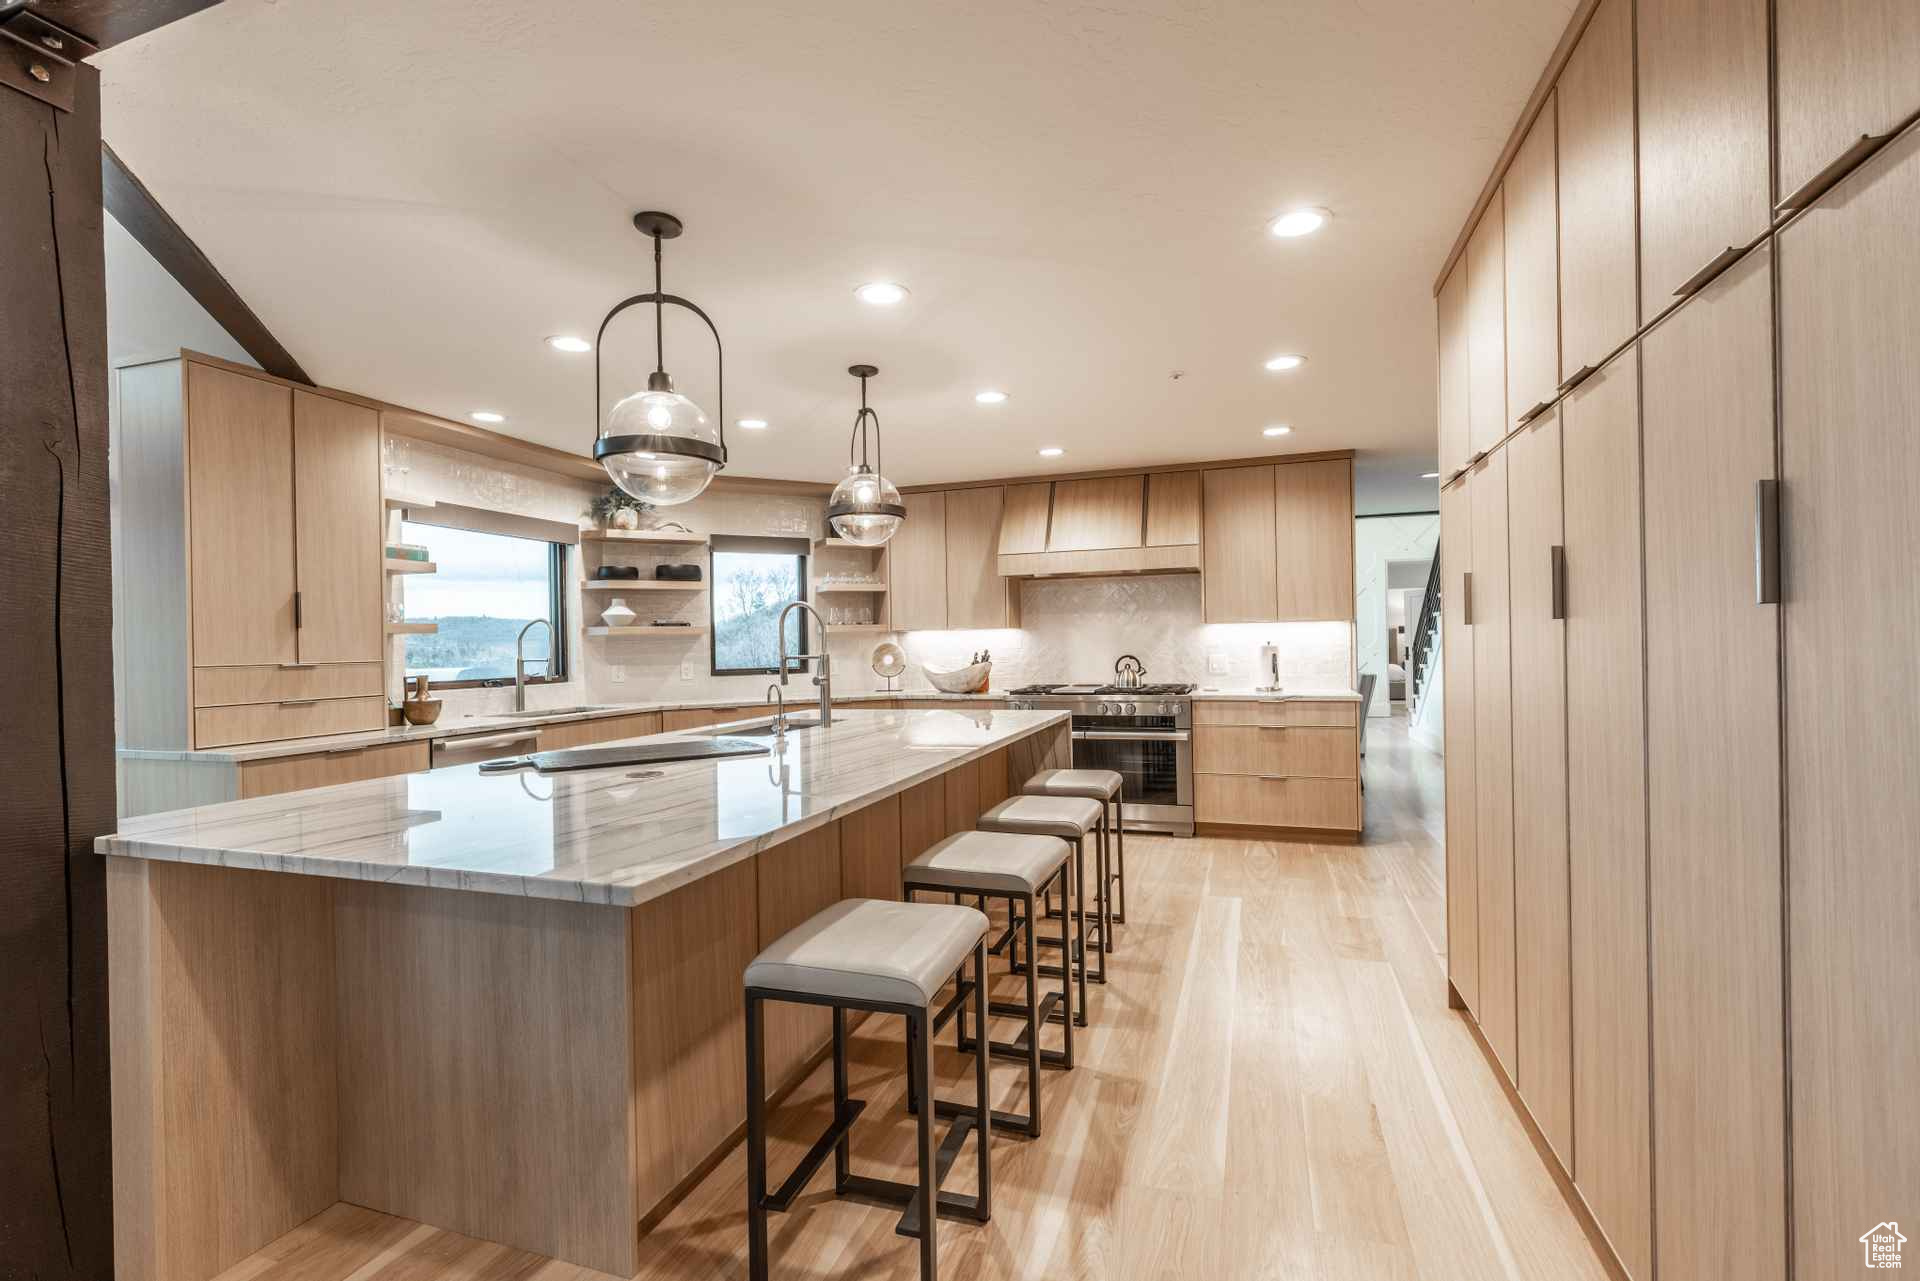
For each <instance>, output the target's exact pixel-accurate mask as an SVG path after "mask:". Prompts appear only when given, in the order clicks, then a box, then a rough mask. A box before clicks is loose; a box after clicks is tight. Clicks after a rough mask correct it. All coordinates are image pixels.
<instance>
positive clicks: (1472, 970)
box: [1440, 478, 1480, 1014]
mask: <svg viewBox="0 0 1920 1281" xmlns="http://www.w3.org/2000/svg"><path fill="white" fill-rule="evenodd" d="M1471 487H1472V482H1471V478H1468V479H1463V480H1461V481H1459V482H1458V483H1456V484H1453V485H1449V486H1448V487H1447V488H1445V489H1443V490H1441V491H1440V575H1441V579H1440V657H1441V662H1442V668H1441V677H1440V679H1441V688H1442V689H1443V690H1444V691H1445V693H1444V698H1445V705H1444V707H1443V708H1442V716H1441V721H1442V723H1443V724H1444V725H1445V726H1446V740H1447V742H1446V760H1447V768H1446V789H1447V790H1446V805H1447V977H1448V978H1449V979H1451V980H1452V981H1453V988H1454V991H1456V992H1458V993H1459V994H1460V999H1461V1000H1463V1001H1465V1002H1466V1003H1467V1008H1468V1009H1469V1010H1473V1011H1474V1012H1475V1013H1476V1014H1477V1013H1478V1012H1479V1009H1480V892H1479V889H1478V883H1479V880H1478V875H1477V869H1476V868H1475V866H1474V840H1473V837H1474V829H1473V824H1474V797H1473V713H1474V705H1473V629H1472V627H1471V625H1470V623H1469V621H1468V618H1469V615H1468V613H1467V609H1468V594H1469V593H1470V592H1471V591H1472V590H1473V588H1472V581H1473V499H1472V496H1471V495H1470V494H1469V493H1468V490H1469V489H1470V488H1471Z"/></svg>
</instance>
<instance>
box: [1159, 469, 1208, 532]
mask: <svg viewBox="0 0 1920 1281" xmlns="http://www.w3.org/2000/svg"><path fill="white" fill-rule="evenodd" d="M1199 541H1200V473H1199V472H1197V471H1163V472H1155V473H1154V474H1153V475H1151V476H1148V477H1147V537H1146V545H1147V546H1148V547H1186V546H1190V545H1192V544H1194V543H1197V542H1199Z"/></svg>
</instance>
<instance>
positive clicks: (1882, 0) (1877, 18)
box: [1773, 0, 1920, 200]
mask: <svg viewBox="0 0 1920 1281" xmlns="http://www.w3.org/2000/svg"><path fill="white" fill-rule="evenodd" d="M1773 21H1774V47H1775V55H1774V56H1775V62H1776V64H1777V65H1776V70H1775V75H1776V77H1777V80H1776V84H1777V88H1776V93H1777V94H1778V100H1779V115H1780V126H1779V128H1780V188H1779V190H1780V198H1781V199H1783V200H1784V199H1786V198H1787V197H1789V196H1791V195H1793V193H1794V192H1795V191H1796V190H1798V189H1799V188H1801V187H1803V186H1805V185H1806V184H1807V183H1808V182H1809V181H1811V180H1812V179H1813V178H1814V177H1815V176H1816V175H1818V174H1819V173H1820V171H1821V170H1822V169H1825V168H1826V167H1827V166H1828V165H1829V164H1831V163H1833V161H1834V160H1835V159H1837V158H1838V157H1839V156H1841V155H1842V154H1844V153H1845V152H1846V150H1847V149H1848V148H1849V147H1852V146H1853V145H1854V144H1855V143H1856V142H1858V141H1859V140H1860V139H1861V137H1862V136H1864V135H1875V136H1878V135H1881V134H1885V133H1887V132H1889V131H1890V130H1892V129H1894V128H1896V127H1897V126H1899V125H1900V124H1901V123H1903V122H1904V121H1905V120H1906V119H1907V118H1908V117H1909V116H1911V115H1912V114H1913V113H1914V112H1916V111H1920V73H1916V70H1915V69H1916V68H1920V5H1916V4H1914V3H1913V0H1774V18H1773Z"/></svg>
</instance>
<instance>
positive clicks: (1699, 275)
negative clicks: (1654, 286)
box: [1673, 245, 1747, 298]
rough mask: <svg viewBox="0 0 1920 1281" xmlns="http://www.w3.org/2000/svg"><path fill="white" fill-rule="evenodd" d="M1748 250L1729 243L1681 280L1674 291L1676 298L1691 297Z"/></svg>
mask: <svg viewBox="0 0 1920 1281" xmlns="http://www.w3.org/2000/svg"><path fill="white" fill-rule="evenodd" d="M1745 252H1747V251H1746V250H1744V249H1742V248H1741V247H1740V246H1738V245H1728V246H1727V247H1726V248H1725V249H1722V250H1721V251H1720V252H1719V253H1717V254H1715V255H1714V256H1713V257H1712V258H1711V259H1709V260H1708V262H1707V265H1706V266H1704V267H1702V268H1701V269H1700V270H1698V271H1696V272H1694V273H1693V274H1692V275H1691V276H1688V277H1687V278H1686V279H1685V280H1684V281H1682V282H1681V284H1680V287H1679V288H1678V289H1676V290H1674V291H1673V296H1674V297H1675V298H1691V297H1692V296H1693V295H1695V294H1697V293H1699V292H1700V291H1701V290H1702V289H1705V288H1706V287H1707V286H1708V285H1709V284H1711V283H1712V282H1713V278H1714V277H1715V276H1718V275H1719V274H1720V273H1721V272H1723V271H1725V270H1726V269H1727V268H1728V267H1731V266H1732V265H1733V264H1734V263H1735V262H1737V261H1739V258H1740V255H1742V254H1744V253H1745Z"/></svg>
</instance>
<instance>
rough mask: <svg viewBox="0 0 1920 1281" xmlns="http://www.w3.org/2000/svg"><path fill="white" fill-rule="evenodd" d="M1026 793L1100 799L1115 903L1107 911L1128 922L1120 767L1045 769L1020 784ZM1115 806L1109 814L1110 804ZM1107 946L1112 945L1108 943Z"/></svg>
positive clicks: (1115, 920) (1118, 922)
mask: <svg viewBox="0 0 1920 1281" xmlns="http://www.w3.org/2000/svg"><path fill="white" fill-rule="evenodd" d="M1020 791H1021V792H1022V793H1023V794H1025V795H1027V796H1084V797H1086V798H1087V799H1089V800H1095V801H1099V802H1100V829H1101V835H1102V836H1103V837H1104V838H1105V840H1106V841H1107V849H1108V858H1107V861H1108V865H1109V871H1110V873H1111V875H1110V877H1109V879H1110V880H1111V881H1112V883H1113V906H1112V910H1111V911H1109V912H1108V913H1107V915H1108V917H1109V919H1111V920H1112V921H1113V923H1114V924H1115V925H1125V924H1126V923H1127V824H1126V805H1127V797H1126V780H1125V779H1123V778H1122V777H1121V775H1120V771H1118V770H1110V769H1043V770H1041V771H1040V772H1039V773H1038V774H1035V775H1034V776H1033V777H1032V778H1030V779H1028V780H1027V781H1026V782H1025V783H1024V784H1022V785H1021V787H1020ZM1109 806H1111V807H1112V811H1111V814H1109V811H1108V807H1109ZM1107 950H1108V951H1109V952H1111V951H1112V950H1113V947H1112V945H1111V943H1109V944H1108V947H1107Z"/></svg>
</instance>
